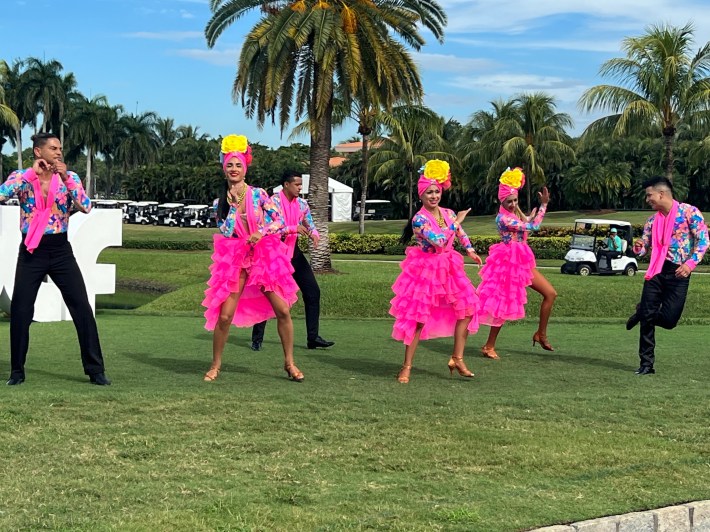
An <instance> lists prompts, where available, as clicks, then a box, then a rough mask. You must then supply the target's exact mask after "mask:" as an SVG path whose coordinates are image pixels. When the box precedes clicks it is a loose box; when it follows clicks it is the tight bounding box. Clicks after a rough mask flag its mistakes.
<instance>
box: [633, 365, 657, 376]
mask: <svg viewBox="0 0 710 532" xmlns="http://www.w3.org/2000/svg"><path fill="white" fill-rule="evenodd" d="M634 373H635V374H636V375H653V374H654V373H656V370H655V369H653V368H652V367H651V366H641V367H640V368H639V369H637V370H636V371H634Z"/></svg>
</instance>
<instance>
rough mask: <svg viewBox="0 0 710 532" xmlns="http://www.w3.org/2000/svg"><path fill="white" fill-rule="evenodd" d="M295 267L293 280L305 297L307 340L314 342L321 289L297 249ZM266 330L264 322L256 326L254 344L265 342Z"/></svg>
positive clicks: (294, 253)
mask: <svg viewBox="0 0 710 532" xmlns="http://www.w3.org/2000/svg"><path fill="white" fill-rule="evenodd" d="M291 265H292V266H293V269H294V272H293V280H294V281H296V284H297V285H298V288H300V289H301V294H302V296H303V306H304V307H305V311H306V337H307V338H306V339H307V340H308V341H313V340H315V339H316V338H318V322H319V319H320V287H319V286H318V282H317V281H316V276H315V275H314V274H313V269H312V268H311V265H310V264H309V263H308V260H307V259H306V256H305V255H304V254H303V252H302V251H301V250H300V249H298V246H296V249H295V250H294V252H293V258H292V259H291ZM265 330H266V322H265V321H262V322H261V323H257V324H256V325H254V328H253V329H252V331H251V341H252V342H263V341H264V331H265Z"/></svg>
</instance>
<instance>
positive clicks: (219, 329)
mask: <svg viewBox="0 0 710 532" xmlns="http://www.w3.org/2000/svg"><path fill="white" fill-rule="evenodd" d="M245 283H246V273H244V272H242V274H241V275H240V277H239V292H233V293H231V294H229V296H228V297H227V299H225V300H224V303H222V307H221V308H220V310H219V319H218V320H217V325H216V326H215V328H214V333H213V334H212V366H211V367H210V371H209V372H208V373H211V374H212V375H213V378H212V379H211V380H214V379H216V378H217V374H218V373H219V369H220V368H221V367H222V353H223V352H224V346H225V345H226V344H227V338H229V328H230V327H231V325H232V318H234V313H235V312H236V310H237V305H238V304H239V298H240V297H241V294H242V290H243V289H244V284H245ZM212 370H217V371H216V372H214V373H213V372H212Z"/></svg>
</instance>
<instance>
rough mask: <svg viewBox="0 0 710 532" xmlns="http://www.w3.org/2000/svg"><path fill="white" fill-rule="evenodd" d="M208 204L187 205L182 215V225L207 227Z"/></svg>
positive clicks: (208, 219)
mask: <svg viewBox="0 0 710 532" xmlns="http://www.w3.org/2000/svg"><path fill="white" fill-rule="evenodd" d="M210 210H211V209H210V207H209V205H188V206H186V207H185V213H184V214H183V217H182V226H183V227H207V226H208V225H209V223H210Z"/></svg>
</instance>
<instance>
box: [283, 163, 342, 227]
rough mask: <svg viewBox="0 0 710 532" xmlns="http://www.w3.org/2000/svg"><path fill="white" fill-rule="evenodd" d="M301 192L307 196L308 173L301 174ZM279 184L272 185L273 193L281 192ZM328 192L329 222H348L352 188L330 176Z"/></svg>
mask: <svg viewBox="0 0 710 532" xmlns="http://www.w3.org/2000/svg"><path fill="white" fill-rule="evenodd" d="M302 177H303V188H302V189H301V194H302V195H303V196H308V183H309V181H310V177H311V176H310V174H303V176H302ZM281 188H282V187H281V185H279V186H278V187H274V194H277V193H279V192H281ZM328 194H330V206H331V214H330V221H331V222H349V221H350V219H351V217H352V212H353V189H352V188H350V187H349V186H347V185H346V184H344V183H341V182H340V181H336V180H335V179H333V178H332V177H329V178H328Z"/></svg>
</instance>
